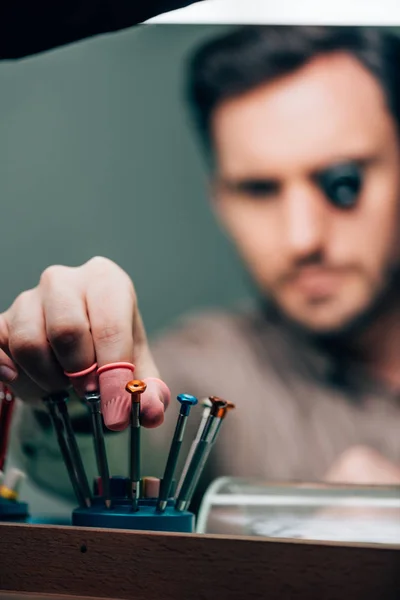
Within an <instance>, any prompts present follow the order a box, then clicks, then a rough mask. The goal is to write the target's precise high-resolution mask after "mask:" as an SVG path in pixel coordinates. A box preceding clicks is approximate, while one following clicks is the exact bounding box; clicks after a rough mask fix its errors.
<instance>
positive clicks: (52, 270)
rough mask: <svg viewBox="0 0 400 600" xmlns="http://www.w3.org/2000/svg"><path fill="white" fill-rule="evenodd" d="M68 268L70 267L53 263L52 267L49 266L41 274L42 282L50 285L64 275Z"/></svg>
mask: <svg viewBox="0 0 400 600" xmlns="http://www.w3.org/2000/svg"><path fill="white" fill-rule="evenodd" d="M67 270H68V267H63V266H61V265H51V266H50V267H47V268H46V269H45V270H44V271H43V272H42V274H41V276H40V284H42V285H48V284H51V283H53V282H54V281H55V280H58V279H59V278H60V277H62V276H63V275H64V274H65V272H66V271H67Z"/></svg>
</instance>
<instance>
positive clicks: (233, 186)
mask: <svg viewBox="0 0 400 600" xmlns="http://www.w3.org/2000/svg"><path fill="white" fill-rule="evenodd" d="M217 184H218V185H219V186H221V187H222V188H224V189H225V190H227V191H230V192H236V193H240V192H246V191H250V189H251V188H253V189H254V190H256V189H258V190H259V191H264V192H273V191H276V190H277V189H278V188H279V187H280V186H281V185H282V182H281V181H280V180H279V178H277V177H268V176H262V175H243V176H240V177H218V178H217Z"/></svg>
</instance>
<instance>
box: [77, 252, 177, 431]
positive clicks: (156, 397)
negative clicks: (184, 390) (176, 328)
mask: <svg viewBox="0 0 400 600" xmlns="http://www.w3.org/2000/svg"><path fill="white" fill-rule="evenodd" d="M92 274H93V278H92V279H91V286H90V288H88V289H87V291H86V302H87V312H88V315H89V320H90V325H91V333H92V337H93V343H94V347H95V355H96V359H97V364H98V367H99V369H100V375H99V383H100V391H101V397H102V412H103V417H104V422H105V424H106V426H107V427H109V428H110V429H113V430H117V431H118V430H122V429H125V428H126V427H127V426H128V425H129V418H130V406H131V398H130V394H129V393H128V392H127V391H126V390H125V386H126V384H127V382H128V381H129V380H130V379H132V378H133V371H132V370H130V369H129V368H126V367H119V368H114V369H110V370H105V371H104V372H103V371H102V369H103V367H104V366H105V365H108V364H110V363H121V362H122V363H124V362H125V363H133V364H134V365H135V366H136V370H135V378H141V379H146V378H153V380H152V381H151V382H150V383H149V385H148V389H147V390H146V392H145V393H144V394H143V396H142V400H143V402H142V411H141V421H142V424H143V425H144V426H145V427H155V426H157V425H160V424H161V423H162V422H163V419H164V410H165V407H166V406H167V405H168V402H169V391H168V388H166V386H165V384H163V383H162V382H160V383H158V380H157V377H158V371H157V368H156V366H155V364H154V361H153V360H152V357H151V354H150V351H149V348H148V344H147V338H146V333H145V329H144V326H143V322H142V319H141V317H140V313H139V310H138V307H137V300H136V294H135V290H134V287H133V285H132V282H131V281H130V279H129V278H128V276H127V275H126V273H124V272H123V271H122V270H121V269H119V268H115V265H113V263H109V262H108V261H103V260H100V261H96V260H94V261H92Z"/></svg>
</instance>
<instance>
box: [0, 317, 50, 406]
mask: <svg viewBox="0 0 400 600" xmlns="http://www.w3.org/2000/svg"><path fill="white" fill-rule="evenodd" d="M0 348H1V350H0V381H1V382H3V383H4V384H7V386H8V387H11V388H12V390H13V392H14V393H15V394H16V395H17V396H18V397H19V398H25V399H26V400H28V401H30V402H37V401H38V400H40V398H42V396H43V395H44V393H45V391H44V390H43V389H41V388H40V387H39V386H38V385H37V384H35V383H34V382H33V381H32V380H31V379H30V378H29V377H28V376H27V375H26V374H25V373H24V371H23V370H22V369H21V368H20V367H19V366H18V365H16V363H15V361H14V360H12V359H11V358H10V350H9V347H8V326H7V322H6V318H5V316H4V315H0Z"/></svg>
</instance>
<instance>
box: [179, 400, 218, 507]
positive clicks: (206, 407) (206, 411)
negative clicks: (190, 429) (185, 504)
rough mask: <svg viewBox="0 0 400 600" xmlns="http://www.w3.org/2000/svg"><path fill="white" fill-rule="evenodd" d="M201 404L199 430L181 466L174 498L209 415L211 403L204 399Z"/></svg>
mask: <svg viewBox="0 0 400 600" xmlns="http://www.w3.org/2000/svg"><path fill="white" fill-rule="evenodd" d="M201 404H202V405H203V406H204V409H203V414H202V417H201V421H200V425H199V428H198V429H197V433H196V437H195V438H194V440H193V442H192V445H191V446H190V450H189V453H188V455H187V458H186V461H185V464H184V466H183V469H182V473H181V476H180V479H179V482H178V485H177V487H176V496H179V492H180V490H181V487H182V483H183V481H184V479H185V477H186V473H187V471H188V468H189V465H190V463H191V460H192V458H193V454H194V451H195V450H196V447H197V444H198V443H199V441H200V438H201V434H202V433H203V429H204V427H205V425H206V422H207V419H208V417H209V415H210V410H211V406H212V403H211V402H210V400H209V399H208V398H205V399H204V400H202V402H201Z"/></svg>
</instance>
